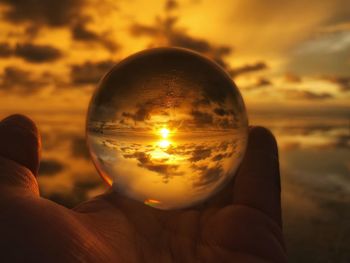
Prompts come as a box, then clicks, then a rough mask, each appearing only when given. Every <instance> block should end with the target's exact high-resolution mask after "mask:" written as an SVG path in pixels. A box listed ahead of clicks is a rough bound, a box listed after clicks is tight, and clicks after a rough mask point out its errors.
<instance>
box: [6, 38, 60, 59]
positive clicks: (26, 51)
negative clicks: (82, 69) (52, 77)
mask: <svg viewBox="0 0 350 263" xmlns="http://www.w3.org/2000/svg"><path fill="white" fill-rule="evenodd" d="M62 55H63V54H62V52H61V51H60V50H59V49H57V48H55V47H53V46H50V45H36V44H32V43H19V44H17V45H16V46H15V47H13V46H11V45H10V44H8V43H5V42H2V43H0V57H10V56H16V57H20V58H22V59H23V60H25V61H27V62H31V63H44V62H52V61H55V60H58V59H60V58H61V57H62Z"/></svg>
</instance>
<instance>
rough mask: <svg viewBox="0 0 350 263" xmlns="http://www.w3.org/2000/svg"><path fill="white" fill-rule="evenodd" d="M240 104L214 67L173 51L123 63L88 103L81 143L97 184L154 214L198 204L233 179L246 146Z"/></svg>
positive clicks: (164, 50)
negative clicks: (101, 180)
mask: <svg viewBox="0 0 350 263" xmlns="http://www.w3.org/2000/svg"><path fill="white" fill-rule="evenodd" d="M247 130H248V121H247V115H246V111H245V108H244V104H243V100H242V97H241V95H240V93H239V91H238V89H237V88H236V86H235V85H234V83H233V82H232V80H231V79H230V77H229V76H228V75H227V74H226V73H225V72H224V71H223V70H222V69H221V68H220V67H219V66H218V65H216V64H215V63H214V62H212V61H210V60H208V59H207V58H204V57H202V56H200V55H198V54H197V53H194V52H191V51H188V50H185V49H178V48H157V49H150V50H146V51H143V52H140V53H137V54H135V55H133V56H130V57H128V58H127V59H125V60H123V61H121V62H120V63H119V64H117V65H116V66H115V67H114V68H112V70H111V71H110V72H109V73H108V74H107V75H106V76H105V77H104V78H103V79H102V81H101V82H100V85H99V88H98V89H97V91H96V92H95V94H94V96H93V98H92V101H91V103H90V107H89V112H88V118H87V141H88V145H89V149H90V153H91V156H92V159H93V162H94V163H95V166H96V167H97V169H98V171H99V173H100V174H101V176H102V177H103V178H104V179H105V180H106V182H107V183H108V184H110V185H112V187H113V188H114V189H115V190H116V191H118V192H119V193H121V194H123V195H126V196H128V197H130V198H132V199H134V200H139V201H141V202H144V203H145V204H147V205H150V206H154V207H157V208H160V209H177V208H184V207H188V206H191V205H194V204H197V203H199V202H201V201H203V200H205V199H207V198H209V197H210V196H212V195H213V194H214V193H216V192H217V191H219V190H220V189H221V188H222V187H223V186H224V185H225V184H226V183H227V182H228V181H229V180H230V179H231V178H232V176H233V175H234V172H235V171H236V169H237V167H238V165H239V164H240V162H241V159H242V157H243V154H244V151H245V148H246V143H247Z"/></svg>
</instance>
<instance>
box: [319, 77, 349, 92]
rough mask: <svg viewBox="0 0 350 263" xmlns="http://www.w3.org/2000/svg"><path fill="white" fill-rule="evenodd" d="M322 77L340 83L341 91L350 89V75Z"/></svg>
mask: <svg viewBox="0 0 350 263" xmlns="http://www.w3.org/2000/svg"><path fill="white" fill-rule="evenodd" d="M322 79H324V80H326V81H329V82H331V83H334V84H336V85H338V86H339V88H340V91H343V92H348V91H350V77H340V76H325V77H322Z"/></svg>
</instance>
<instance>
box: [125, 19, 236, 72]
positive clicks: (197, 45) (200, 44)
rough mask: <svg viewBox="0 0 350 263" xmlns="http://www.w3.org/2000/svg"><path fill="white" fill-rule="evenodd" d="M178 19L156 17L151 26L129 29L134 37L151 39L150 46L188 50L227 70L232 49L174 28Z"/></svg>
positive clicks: (134, 25)
mask: <svg viewBox="0 0 350 263" xmlns="http://www.w3.org/2000/svg"><path fill="white" fill-rule="evenodd" d="M177 20H178V17H174V16H166V17H165V18H160V17H157V18H156V21H155V23H154V24H153V25H145V24H140V23H134V24H132V25H131V27H130V33H131V35H133V36H135V37H139V36H148V37H151V38H152V42H151V46H152V47H157V46H175V47H182V48H188V49H191V50H194V51H197V52H199V53H202V54H204V55H206V56H208V57H210V58H211V59H213V60H214V61H216V62H217V63H218V64H219V65H221V66H222V67H224V68H226V69H227V70H228V69H229V66H228V64H227V63H226V62H225V59H226V56H228V55H230V54H231V53H232V47H230V46H227V45H215V44H212V43H210V42H209V41H207V40H205V39H202V38H199V37H193V36H190V35H189V34H188V33H187V32H186V31H185V30H184V29H181V28H178V27H176V22H177Z"/></svg>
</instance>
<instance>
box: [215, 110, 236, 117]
mask: <svg viewBox="0 0 350 263" xmlns="http://www.w3.org/2000/svg"><path fill="white" fill-rule="evenodd" d="M214 113H215V114H216V115H219V116H226V115H229V114H230V113H231V114H232V112H230V111H228V110H225V109H223V108H215V109H214Z"/></svg>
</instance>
